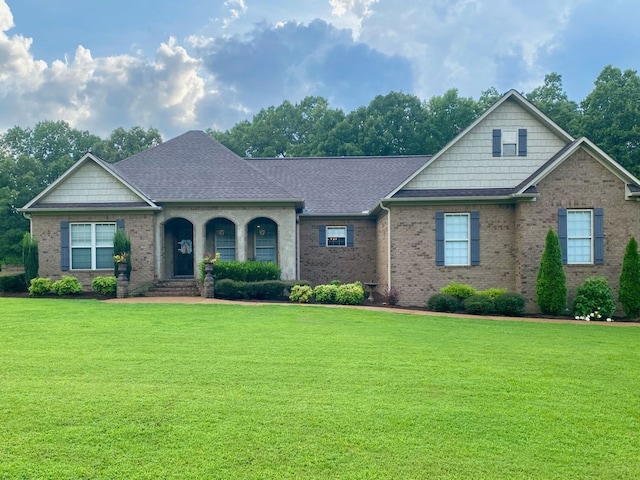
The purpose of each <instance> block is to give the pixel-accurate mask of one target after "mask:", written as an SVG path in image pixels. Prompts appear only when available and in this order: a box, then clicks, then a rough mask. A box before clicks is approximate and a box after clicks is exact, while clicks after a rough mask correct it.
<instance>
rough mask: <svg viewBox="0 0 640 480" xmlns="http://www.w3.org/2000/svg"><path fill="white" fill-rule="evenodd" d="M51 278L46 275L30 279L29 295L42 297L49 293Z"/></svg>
mask: <svg viewBox="0 0 640 480" xmlns="http://www.w3.org/2000/svg"><path fill="white" fill-rule="evenodd" d="M51 286H52V283H51V279H50V278H46V277H37V278H32V279H31V284H30V285H29V295H31V296H32V297H42V296H44V295H48V294H50V293H51Z"/></svg>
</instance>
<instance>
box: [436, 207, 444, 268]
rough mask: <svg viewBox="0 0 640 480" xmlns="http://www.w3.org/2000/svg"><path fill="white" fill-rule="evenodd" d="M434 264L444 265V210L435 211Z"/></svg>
mask: <svg viewBox="0 0 640 480" xmlns="http://www.w3.org/2000/svg"><path fill="white" fill-rule="evenodd" d="M436 266H438V267H443V266H444V212H436Z"/></svg>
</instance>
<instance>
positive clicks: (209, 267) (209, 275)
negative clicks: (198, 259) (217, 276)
mask: <svg viewBox="0 0 640 480" xmlns="http://www.w3.org/2000/svg"><path fill="white" fill-rule="evenodd" d="M202 296H203V297H205V298H213V262H205V263H204V288H203V289H202Z"/></svg>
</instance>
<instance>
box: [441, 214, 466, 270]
mask: <svg viewBox="0 0 640 480" xmlns="http://www.w3.org/2000/svg"><path fill="white" fill-rule="evenodd" d="M454 217H466V220H467V236H466V238H462V237H460V238H458V237H455V238H452V237H451V236H449V238H447V233H448V232H447V230H448V229H447V223H448V222H447V220H448V219H450V218H451V219H453V218H454ZM462 243H465V244H466V260H465V261H464V262H457V261H454V260H453V258H452V257H451V255H450V253H449V251H448V250H449V249H448V248H447V247H448V246H449V245H453V244H462ZM454 258H455V257H454ZM444 264H445V265H446V266H454V267H455V266H468V265H471V215H470V214H469V213H445V214H444Z"/></svg>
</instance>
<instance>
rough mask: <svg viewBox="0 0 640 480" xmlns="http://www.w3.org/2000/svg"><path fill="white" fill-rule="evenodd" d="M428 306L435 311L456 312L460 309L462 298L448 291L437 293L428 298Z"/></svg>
mask: <svg viewBox="0 0 640 480" xmlns="http://www.w3.org/2000/svg"><path fill="white" fill-rule="evenodd" d="M427 308H428V309H429V310H431V311H434V312H455V311H456V310H459V309H460V300H458V299H457V298H456V297H454V296H453V295H449V294H448V293H436V294H435V295H433V296H431V297H429V299H428V300H427Z"/></svg>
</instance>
